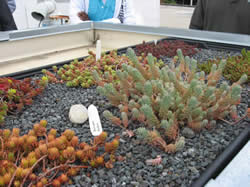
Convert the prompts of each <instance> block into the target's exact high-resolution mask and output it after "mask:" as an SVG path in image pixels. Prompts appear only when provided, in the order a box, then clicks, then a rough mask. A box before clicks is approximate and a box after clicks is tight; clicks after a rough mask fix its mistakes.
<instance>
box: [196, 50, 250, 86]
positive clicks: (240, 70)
mask: <svg viewBox="0 0 250 187" xmlns="http://www.w3.org/2000/svg"><path fill="white" fill-rule="evenodd" d="M226 61H227V63H226V66H225V68H224V71H223V76H224V77H225V78H227V79H228V80H230V81H232V82H237V81H238V80H239V79H240V78H241V76H242V75H243V74H246V75H247V76H248V78H247V82H250V51H246V49H242V51H241V55H240V56H232V57H229V58H227V59H226ZM219 63H220V59H217V60H209V61H207V62H205V63H202V64H199V65H198V68H199V69H200V70H201V71H204V72H205V73H206V74H209V73H210V70H211V67H212V66H213V64H216V65H217V66H218V65H219Z"/></svg>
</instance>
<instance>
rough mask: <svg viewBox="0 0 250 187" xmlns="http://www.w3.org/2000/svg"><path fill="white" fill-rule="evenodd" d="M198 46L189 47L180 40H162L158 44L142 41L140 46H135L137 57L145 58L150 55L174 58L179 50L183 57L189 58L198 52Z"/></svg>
mask: <svg viewBox="0 0 250 187" xmlns="http://www.w3.org/2000/svg"><path fill="white" fill-rule="evenodd" d="M197 47H198V45H190V44H187V43H185V42H184V41H181V40H176V41H175V40H172V41H171V40H163V41H160V42H159V43H157V44H155V43H146V42H145V41H143V43H142V44H140V45H137V46H136V50H135V51H136V54H137V56H139V55H142V56H145V57H146V56H147V55H148V54H149V53H151V54H152V55H153V56H154V57H156V58H158V59H159V58H160V57H161V56H167V57H174V56H175V55H176V50H177V49H181V50H182V53H183V54H184V56H191V55H194V54H196V53H197V52H198V49H197Z"/></svg>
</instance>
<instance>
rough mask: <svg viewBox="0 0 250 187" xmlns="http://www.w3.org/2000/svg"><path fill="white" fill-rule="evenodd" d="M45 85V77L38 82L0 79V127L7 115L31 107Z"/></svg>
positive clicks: (8, 78) (7, 78) (28, 79)
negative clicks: (27, 106) (26, 106)
mask: <svg viewBox="0 0 250 187" xmlns="http://www.w3.org/2000/svg"><path fill="white" fill-rule="evenodd" d="M47 84H48V79H47V77H46V76H43V77H42V78H41V79H40V80H32V79H31V78H26V79H23V80H15V79H13V78H10V77H3V78H0V125H1V124H3V123H4V118H5V116H6V115H7V114H10V113H14V112H16V111H21V110H22V108H23V107H24V106H25V105H31V104H32V102H33V98H34V97H35V96H37V95H39V94H41V93H42V92H43V90H44V89H45V87H46V86H47Z"/></svg>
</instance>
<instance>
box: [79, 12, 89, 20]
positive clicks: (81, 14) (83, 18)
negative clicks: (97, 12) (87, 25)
mask: <svg viewBox="0 0 250 187" xmlns="http://www.w3.org/2000/svg"><path fill="white" fill-rule="evenodd" d="M77 15H78V17H79V18H80V20H82V21H87V20H89V16H88V14H86V13H85V12H78V13H77Z"/></svg>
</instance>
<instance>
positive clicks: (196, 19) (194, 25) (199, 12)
mask: <svg viewBox="0 0 250 187" xmlns="http://www.w3.org/2000/svg"><path fill="white" fill-rule="evenodd" d="M204 11H205V10H204V1H203V0H198V2H197V5H196V7H195V9H194V13H193V15H192V18H191V22H190V25H189V28H190V29H198V30H203V29H204V28H203V25H204Z"/></svg>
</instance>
